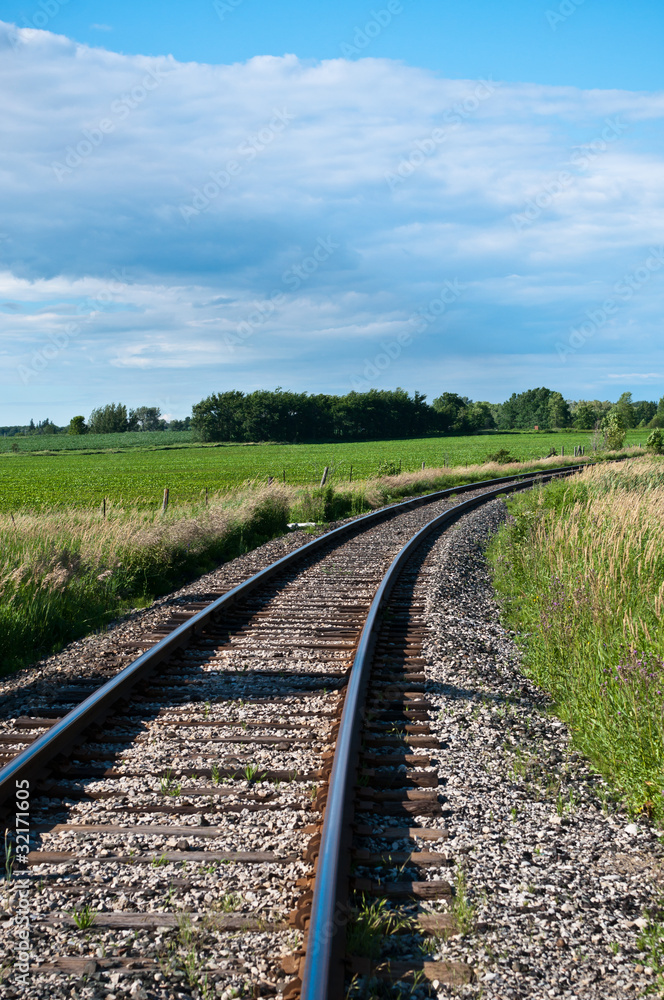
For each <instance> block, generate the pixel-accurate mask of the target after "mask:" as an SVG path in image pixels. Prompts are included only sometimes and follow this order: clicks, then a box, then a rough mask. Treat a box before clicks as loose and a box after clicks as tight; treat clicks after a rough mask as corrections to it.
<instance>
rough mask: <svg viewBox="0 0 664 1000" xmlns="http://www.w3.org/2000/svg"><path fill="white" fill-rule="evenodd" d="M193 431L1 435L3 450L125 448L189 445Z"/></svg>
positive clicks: (107, 449)
mask: <svg viewBox="0 0 664 1000" xmlns="http://www.w3.org/2000/svg"><path fill="white" fill-rule="evenodd" d="M193 440H194V432H193V431H127V432H126V433H125V434H30V435H28V436H27V437H23V435H22V434H15V435H14V436H13V437H0V454H1V453H2V452H3V451H12V450H18V451H30V452H36V451H41V452H45V451H48V452H51V451H118V450H124V449H125V448H172V447H182V445H189V444H191V443H192V442H193Z"/></svg>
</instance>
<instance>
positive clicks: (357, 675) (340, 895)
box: [300, 467, 578, 1000]
mask: <svg viewBox="0 0 664 1000" xmlns="http://www.w3.org/2000/svg"><path fill="white" fill-rule="evenodd" d="M576 471H578V467H574V468H570V467H568V468H567V469H565V470H564V471H563V472H556V473H546V474H544V475H542V476H541V482H548V481H550V480H551V479H554V478H558V477H563V476H566V475H571V474H573V473H574V472H576ZM531 485H532V482H525V483H524V482H517V483H512V484H511V485H507V486H503V487H501V488H499V489H496V490H493V491H491V492H489V493H484V494H482V495H481V496H479V497H473V498H472V499H470V500H466V501H464V502H462V503H460V504H457V505H456V506H455V507H452V508H451V509H449V510H447V511H445V512H444V513H442V514H440V515H439V516H438V517H436V518H434V519H433V520H432V521H431V522H430V523H429V524H427V525H425V527H424V528H422V529H421V530H420V531H418V532H417V534H415V535H413V537H412V538H411V539H410V540H409V541H408V542H407V543H406V545H405V546H404V547H403V548H402V549H401V551H400V552H399V553H398V555H397V556H396V557H395V559H394V560H393V562H392V564H391V566H390V568H389V569H388V571H387V573H386V574H385V576H384V577H383V580H382V582H381V585H380V587H379V589H378V591H377V592H376V596H375V597H374V600H373V602H372V604H371V607H370V609H369V613H368V616H367V620H366V623H365V625H364V628H363V630H362V634H361V636H360V640H359V644H358V648H357V652H356V655H355V659H354V662H353V667H352V670H351V674H350V678H349V681H348V688H347V692H346V697H345V701H344V708H343V714H342V717H341V723H340V726H339V734H338V737H337V743H336V749H335V753H334V760H333V764H332V772H331V775H330V781H329V786H328V794H327V804H326V807H325V814H324V819H323V828H322V834H321V841H320V847H319V851H318V862H317V868H316V881H315V886H314V892H313V899H312V902H311V917H310V921H309V928H308V934H307V943H306V951H305V961H304V972H303V975H302V985H301V989H300V997H301V1000H330V998H331V997H335V996H342V995H343V991H342V987H343V965H342V962H343V954H344V949H343V939H344V937H345V933H346V912H347V906H346V898H347V896H348V878H349V865H350V846H351V839H352V833H351V823H352V818H353V817H352V813H353V797H354V793H355V774H356V770H357V762H358V756H359V746H360V732H361V721H362V713H363V710H364V702H365V694H366V690H367V686H368V683H369V674H370V671H371V665H372V659H373V652H374V647H375V644H376V636H377V631H378V627H379V625H380V617H381V612H382V610H383V608H384V607H385V604H386V602H387V600H388V598H389V595H390V592H391V591H392V589H393V587H394V585H395V583H396V581H397V579H398V577H399V575H400V573H401V570H402V569H403V567H404V565H405V563H406V562H407V561H408V560H409V559H410V558H411V556H412V555H413V553H414V551H415V550H416V549H417V547H418V546H419V545H420V544H421V543H422V542H423V541H424V539H425V538H426V537H427V536H428V535H430V534H431V533H432V532H433V531H435V530H436V528H439V527H440V526H441V525H443V524H446V523H449V522H451V521H454V520H456V519H457V518H458V517H459V516H460V515H461V514H464V513H466V512H468V511H471V510H473V509H474V508H475V507H479V506H481V505H482V504H484V503H487V502H488V501H489V500H492V499H496V497H498V496H501V495H503V494H505V493H512V492H515V491H516V490H521V489H526V488H528V487H529V486H531ZM450 492H460V491H458V490H457V491H450Z"/></svg>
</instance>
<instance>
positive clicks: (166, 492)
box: [161, 486, 169, 514]
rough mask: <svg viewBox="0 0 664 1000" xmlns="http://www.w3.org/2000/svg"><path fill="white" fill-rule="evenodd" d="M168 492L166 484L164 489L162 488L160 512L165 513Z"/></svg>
mask: <svg viewBox="0 0 664 1000" xmlns="http://www.w3.org/2000/svg"><path fill="white" fill-rule="evenodd" d="M168 492H169V491H168V486H167V487H166V489H165V490H164V500H163V503H162V505H161V512H162V514H165V513H166V509H167V507H168Z"/></svg>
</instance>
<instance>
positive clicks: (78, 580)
mask: <svg viewBox="0 0 664 1000" xmlns="http://www.w3.org/2000/svg"><path fill="white" fill-rule="evenodd" d="M572 461H574V460H573V459H570V458H567V459H561V458H559V457H554V458H549V459H542V460H540V461H538V462H535V461H532V462H525V463H521V464H520V463H510V464H507V465H500V464H498V463H495V462H491V463H486V464H484V465H479V466H478V465H475V466H468V467H462V466H457V467H455V468H453V469H449V468H437V469H424V470H421V471H419V472H414V473H403V474H402V475H399V476H383V477H380V478H374V479H370V480H361V481H359V482H354V483H350V484H346V485H345V486H344V487H343V488H342V487H339V486H335V487H332V486H327V487H324V488H323V489H318V490H307V489H301V488H297V487H288V486H283V485H282V484H279V483H274V484H272V485H271V486H269V487H267V486H265V485H264V484H263V485H262V486H261V485H257V484H253V485H249V486H247V487H246V488H245V489H243V490H238V491H235V492H231V493H225V494H220V495H218V496H215V497H212V498H211V501H210V504H209V505H208V506H202V505H200V504H199V505H190V506H178V507H172V508H169V511H168V512H167V514H166V516H165V517H162V516H161V514H159V513H149V512H145V511H136V510H123V509H121V508H119V507H116V508H113V507H109V508H108V509H107V512H106V518H105V519H104V518H103V517H102V516H101V511H98V512H95V511H93V512H91V511H86V510H78V509H77V508H76V507H75V506H72V507H71V508H70V509H66V508H65V509H59V510H58V511H57V512H53V513H50V514H49V513H38V514H37V513H30V512H23V513H15V514H14V517H13V518H12V516H11V515H6V514H0V670H5V671H6V670H9V669H13V668H15V667H17V666H19V665H21V664H23V663H26V662H30V661H32V660H35V659H36V658H38V657H39V656H41V655H44V654H46V653H49V652H52V651H53V650H57V649H58V648H59V647H61V646H62V645H63V644H64V643H65V642H67V641H69V640H71V639H73V638H76V637H78V636H81V635H84V634H86V633H87V632H90V631H93V630H94V629H98V628H101V627H103V626H104V625H105V624H106V623H107V622H108V621H110V620H111V619H112V618H115V617H117V616H118V615H119V614H121V613H122V612H123V611H124V610H126V609H127V608H128V607H134V606H136V605H137V604H138V605H140V604H144V603H147V602H148V601H149V600H151V599H152V598H153V597H154V596H157V595H159V594H163V593H167V592H168V591H169V590H171V589H173V588H174V587H176V586H178V585H180V584H182V583H183V582H185V581H186V580H189V579H192V578H193V577H195V576H196V575H200V574H201V573H203V572H205V571H207V570H209V569H212V568H213V567H214V566H215V565H218V564H219V563H221V562H223V561H224V560H226V559H229V558H232V557H233V556H235V555H237V554H238V553H240V552H242V551H246V550H247V549H248V548H251V547H253V546H255V545H258V544H260V543H261V542H263V541H266V540H267V539H268V538H272V537H274V536H275V535H277V534H280V533H282V532H283V531H285V530H286V524H287V522H288V521H330V520H335V519H339V518H345V517H348V516H352V515H354V514H361V513H363V512H365V511H368V510H371V509H375V508H376V507H380V506H383V505H385V504H388V503H390V502H393V501H395V500H399V499H401V498H403V497H407V496H414V495H417V494H420V493H426V492H431V491H433V490H437V489H445V488H447V487H454V486H456V485H459V484H461V483H464V482H480V481H482V480H484V479H490V478H497V477H499V476H506V475H514V474H515V473H518V472H528V471H532V470H534V469H550V468H552V467H556V466H561V465H566V464H570V462H572Z"/></svg>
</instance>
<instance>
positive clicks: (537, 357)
mask: <svg viewBox="0 0 664 1000" xmlns="http://www.w3.org/2000/svg"><path fill="white" fill-rule="evenodd" d="M0 83H1V84H2V87H3V92H4V93H6V94H9V93H10V94H11V95H12V99H11V101H9V102H6V103H5V107H4V110H3V111H2V118H3V131H4V135H5V141H4V143H3V148H2V151H1V152H0V169H1V170H2V185H1V186H0V203H1V209H2V215H1V222H0V270H1V272H2V273H1V274H0V337H1V340H0V353H1V354H2V359H3V365H2V380H3V385H4V395H5V398H6V403H7V407H9V408H10V409H12V413H14V415H15V417H16V418H17V419H18V418H19V417H20V414H18V416H17V411H16V407H22V406H27V407H28V408H30V407H32V409H34V403H35V400H44V401H46V402H47V403H48V405H49V407H50V409H49V412H50V413H51V414H52V415H53V417H54V419H55V418H56V414H57V412H61V411H62V412H61V419H64V417H65V416H66V413H64V410H67V408H68V407H69V408H71V405H73V404H71V403H70V401H71V400H72V399H80V405H79V406H78V409H81V410H83V411H84V410H85V407H86V405H87V406H91V405H94V404H95V403H98V402H100V401H101V402H103V401H105V400H106V399H107V398H108V399H110V398H115V397H116V396H118V397H120V396H122V397H123V398H125V399H126V400H127V402H130V403H138V402H153V401H157V400H160V401H161V404H162V405H163V407H164V408H168V409H169V411H178V410H179V411H180V412H182V413H186V412H188V410H189V407H190V405H191V402H193V401H195V400H197V399H199V398H200V397H201V396H202V395H203V394H205V393H207V392H210V391H213V390H221V389H224V388H230V387H238V388H246V389H251V388H254V387H258V386H268V387H271V386H273V385H276V384H278V383H281V384H283V385H285V386H288V387H291V388H296V389H311V390H316V391H318V390H328V391H339V392H344V391H348V390H349V389H350V388H353V387H355V388H358V389H361V388H369V387H371V386H374V385H375V386H376V387H380V386H388V385H389V386H394V385H397V384H401V385H404V386H406V387H408V388H411V389H414V388H421V389H423V390H424V391H427V392H429V393H430V394H435V393H438V392H441V391H444V390H445V389H455V390H459V391H463V392H467V393H468V394H469V395H472V396H474V397H475V398H489V399H492V400H498V399H503V398H505V396H506V395H509V393H510V392H511V391H512V390H513V389H523V388H527V387H528V386H530V385H534V384H541V383H546V384H549V383H551V384H552V385H554V383H555V385H554V387H555V388H560V389H561V390H563V391H569V393H570V394H576V395H581V394H590V395H606V394H609V395H611V394H613V395H615V392H616V387H617V384H618V382H619V381H620V378H621V377H623V376H621V373H622V372H624V381H625V387H626V388H634V389H635V390H637V388H639V389H640V391H645V390H644V389H643V387H644V385H646V386H647V387H648V393H649V394H650V395H652V394H655V393H656V392H657V391H659V390H658V387H657V383H656V378H654V377H652V373H657V372H659V371H661V370H662V369H663V368H664V358H662V347H661V341H662V337H661V316H662V305H663V300H664V266H662V267H661V269H660V265H659V263H657V262H658V261H661V260H664V257H662V253H663V251H662V242H663V240H664V237H663V236H662V232H663V228H662V222H663V209H664V170H663V169H662V168H663V163H662V160H663V150H662V139H661V118H662V116H663V115H664V95H663V94H660V93H657V94H652V93H630V92H620V91H579V90H575V89H573V88H562V87H560V88H552V87H543V86H536V85H529V84H520V85H514V84H504V83H502V84H501V83H500V82H499V81H492V80H489V79H485V80H445V79H440V78H439V77H437V76H435V75H434V74H432V73H430V72H428V71H423V70H420V69H417V68H412V67H409V66H405V65H403V64H400V63H396V62H392V61H389V60H377V59H370V58H367V59H361V60H358V61H347V60H344V59H337V60H332V61H328V62H324V63H320V64H312V63H307V62H303V61H300V60H298V59H297V58H296V57H295V56H291V55H287V56H284V57H283V58H275V57H256V58H254V59H251V60H250V61H249V62H247V63H244V64H237V65H231V66H224V65H222V66H212V65H202V64H197V63H187V64H182V63H178V62H176V61H175V60H174V59H172V58H171V57H163V58H159V59H154V58H147V57H136V56H124V55H120V54H117V53H114V52H110V51H107V50H105V49H102V48H88V47H85V46H82V45H78V44H75V43H73V42H72V41H70V40H69V39H67V38H64V37H62V36H58V35H54V34H51V33H49V32H47V31H36V30H31V29H17V28H15V27H13V26H11V25H6V24H2V23H0ZM653 261H654V262H655V265H656V266H654V265H653ZM618 287H620V288H622V289H623V290H622V292H620V293H619V292H617V291H616V289H617V288H618ZM451 289H454V291H451ZM607 301H612V302H613V308H610V309H607V308H606V303H607ZM601 312H603V313H604V318H603V319H602V318H598V317H600V313H601ZM592 316H594V317H595V319H594V320H593V319H592ZM584 324H585V326H584ZM592 324H594V325H592ZM591 326H592V329H591ZM582 327H583V329H582ZM579 331H581V332H579ZM575 332H576V333H578V336H576V337H575ZM395 345H396V346H395ZM397 347H398V348H399V349H398V351H397ZM636 357H638V358H643V365H642V366H640V365H638V364H637V366H635V364H634V360H635V358H636ZM641 367H642V371H639V370H637V369H639V368H641ZM76 385H79V386H80V389H78V390H74V391H73V392H72V386H76ZM621 387H622V386H620V388H621ZM661 391H664V388H662V389H661ZM77 392H78V395H77ZM660 394H661V392H660ZM67 412H68V410H67ZM9 419H10V416H9V414H8V413H6V414H5V416H4V417H3V416H0V420H2V421H3V422H7V421H8V420H9Z"/></svg>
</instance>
